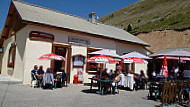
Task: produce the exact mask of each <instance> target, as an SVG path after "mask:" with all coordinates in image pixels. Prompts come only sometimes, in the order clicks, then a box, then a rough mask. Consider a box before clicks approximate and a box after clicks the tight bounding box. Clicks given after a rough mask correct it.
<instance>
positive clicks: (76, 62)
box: [73, 55, 85, 68]
mask: <svg viewBox="0 0 190 107" xmlns="http://www.w3.org/2000/svg"><path fill="white" fill-rule="evenodd" d="M84 60H85V56H83V55H74V56H73V68H83V66H84Z"/></svg>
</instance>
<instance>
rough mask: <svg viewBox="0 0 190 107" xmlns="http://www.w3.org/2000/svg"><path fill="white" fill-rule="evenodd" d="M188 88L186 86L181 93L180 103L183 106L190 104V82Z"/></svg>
mask: <svg viewBox="0 0 190 107" xmlns="http://www.w3.org/2000/svg"><path fill="white" fill-rule="evenodd" d="M187 86H189V87H188V88H184V89H182V90H181V91H180V93H179V104H181V105H183V106H187V107H189V106H190V84H188V82H187ZM183 93H184V94H183Z"/></svg>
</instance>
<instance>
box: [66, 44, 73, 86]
mask: <svg viewBox="0 0 190 107" xmlns="http://www.w3.org/2000/svg"><path fill="white" fill-rule="evenodd" d="M71 52H72V49H71V47H68V48H67V73H70V71H71ZM70 75H71V74H70ZM70 75H69V77H68V78H67V82H68V83H70Z"/></svg>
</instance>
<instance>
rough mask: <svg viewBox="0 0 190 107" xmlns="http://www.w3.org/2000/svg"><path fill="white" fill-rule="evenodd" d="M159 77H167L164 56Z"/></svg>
mask: <svg viewBox="0 0 190 107" xmlns="http://www.w3.org/2000/svg"><path fill="white" fill-rule="evenodd" d="M160 75H163V76H165V77H168V65H167V60H166V56H164V61H163V64H162V69H161V72H160Z"/></svg>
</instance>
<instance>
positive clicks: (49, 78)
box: [43, 68, 54, 89]
mask: <svg viewBox="0 0 190 107" xmlns="http://www.w3.org/2000/svg"><path fill="white" fill-rule="evenodd" d="M53 85H54V79H53V74H52V73H51V70H50V68H47V70H46V73H44V75H43V86H44V88H50V89H53Z"/></svg>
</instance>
